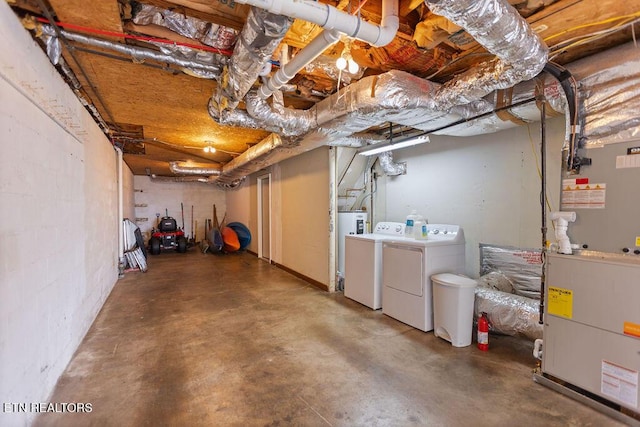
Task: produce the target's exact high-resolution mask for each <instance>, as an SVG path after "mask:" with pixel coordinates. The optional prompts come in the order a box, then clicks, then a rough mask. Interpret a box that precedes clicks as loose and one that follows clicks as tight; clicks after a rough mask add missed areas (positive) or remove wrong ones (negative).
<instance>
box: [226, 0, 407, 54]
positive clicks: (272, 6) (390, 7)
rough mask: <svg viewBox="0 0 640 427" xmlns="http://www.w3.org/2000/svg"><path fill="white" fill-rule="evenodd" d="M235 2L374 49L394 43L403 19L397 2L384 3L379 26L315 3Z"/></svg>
mask: <svg viewBox="0 0 640 427" xmlns="http://www.w3.org/2000/svg"><path fill="white" fill-rule="evenodd" d="M235 1H236V3H240V4H248V5H251V6H255V7H259V8H261V9H266V10H268V11H269V12H271V13H275V14H277V15H284V16H289V17H291V18H298V19H302V20H304V21H308V22H311V23H314V24H317V25H319V26H321V27H322V28H324V29H325V30H337V31H339V32H341V33H344V34H346V35H348V36H349V37H353V38H355V39H358V40H362V41H364V42H367V43H369V44H371V45H373V46H377V47H381V46H386V45H387V44H389V43H391V40H393V38H394V37H395V36H396V32H397V31H398V26H399V24H400V20H399V18H398V0H382V21H381V23H380V25H376V24H372V23H370V22H366V21H363V20H362V19H360V18H359V17H357V16H354V15H350V14H348V13H346V12H343V11H341V10H338V9H336V8H335V7H333V6H330V5H328V4H323V3H320V2H317V1H313V0H235Z"/></svg>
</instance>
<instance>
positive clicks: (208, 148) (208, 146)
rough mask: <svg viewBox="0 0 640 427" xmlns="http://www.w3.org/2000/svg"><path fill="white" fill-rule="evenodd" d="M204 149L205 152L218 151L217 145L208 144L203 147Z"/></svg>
mask: <svg viewBox="0 0 640 427" xmlns="http://www.w3.org/2000/svg"><path fill="white" fill-rule="evenodd" d="M203 150H204V152H205V153H211V154H213V153H215V152H216V149H215V147H213V146H211V145H207V146H206V147H204V148H203Z"/></svg>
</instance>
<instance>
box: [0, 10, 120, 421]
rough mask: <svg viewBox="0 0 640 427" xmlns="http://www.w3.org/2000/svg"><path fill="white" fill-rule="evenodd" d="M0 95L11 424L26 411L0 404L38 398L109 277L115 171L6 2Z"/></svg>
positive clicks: (113, 266) (113, 267) (1, 336)
mask: <svg viewBox="0 0 640 427" xmlns="http://www.w3.org/2000/svg"><path fill="white" fill-rule="evenodd" d="M0 100H1V102H0V146H1V147H2V153H3V155H2V156H0V198H1V199H2V203H1V204H0V218H2V221H1V222H0V236H2V238H1V239H0V404H2V405H3V406H2V408H1V410H0V425H3V426H14V425H15V426H19V425H29V424H31V423H32V422H33V420H34V419H35V417H36V416H37V413H36V412H32V411H19V412H14V411H13V410H12V408H13V407H12V406H9V407H8V409H9V410H7V406H5V404H7V403H8V404H12V403H16V404H27V405H30V404H31V403H40V402H47V399H48V398H49V396H50V394H51V392H52V390H53V388H54V386H55V384H56V382H57V380H58V378H59V376H60V375H61V373H62V372H63V370H64V369H65V367H66V366H67V364H68V362H69V361H70V359H71V357H72V356H73V353H74V352H75V350H76V348H77V346H78V345H79V344H80V342H81V341H82V339H83V337H84V335H85V334H86V332H87V330H88V329H89V327H90V326H91V324H92V322H93V320H94V319H95V316H96V315H97V313H98V311H99V310H100V308H101V307H102V305H103V303H104V301H105V300H106V298H107V296H108V295H109V293H110V291H111V289H112V288H113V286H114V284H115V282H116V281H117V277H118V271H117V257H118V254H117V250H118V234H117V233H118V215H117V200H118V199H117V170H116V153H115V151H114V149H113V148H112V146H111V144H110V143H109V141H108V140H107V139H106V137H105V136H104V134H103V133H102V132H101V131H100V129H99V128H98V126H97V125H96V124H95V122H94V121H93V119H92V118H91V116H90V115H89V113H88V112H87V111H86V110H85V109H84V107H82V105H81V104H80V102H79V101H78V100H77V98H76V97H75V95H74V94H73V92H72V91H71V90H70V89H69V88H68V86H67V85H66V83H64V81H63V80H62V78H61V77H60V76H59V75H58V73H57V71H56V70H55V69H54V68H53V66H52V65H51V64H50V62H49V60H48V58H47V57H46V55H45V54H44V53H43V52H42V49H41V48H40V47H39V46H37V45H36V44H35V43H34V42H33V41H32V39H31V37H30V35H29V34H28V33H27V32H26V31H25V30H24V29H23V28H22V26H21V25H20V23H19V22H18V21H17V19H16V17H15V15H14V14H13V12H12V11H11V10H10V8H9V7H8V5H7V3H6V2H0ZM124 175H125V177H126V179H127V180H129V181H131V180H132V175H131V172H130V170H129V169H128V168H126V166H125V170H124ZM127 209H129V210H130V209H132V208H131V207H128V208H127ZM27 408H29V406H27Z"/></svg>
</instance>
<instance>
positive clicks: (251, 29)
mask: <svg viewBox="0 0 640 427" xmlns="http://www.w3.org/2000/svg"><path fill="white" fill-rule="evenodd" d="M292 23H293V19H291V18H289V17H286V16H282V15H274V14H272V13H269V12H268V11H266V10H264V9H258V8H254V7H252V8H251V11H250V12H249V16H247V21H246V23H245V25H244V28H243V29H242V32H241V33H240V36H239V37H238V41H237V42H236V46H235V48H234V49H233V55H232V56H231V59H230V60H229V62H228V64H227V66H226V67H225V68H224V70H223V72H222V76H221V78H220V81H219V82H218V88H217V89H216V92H215V93H214V95H213V97H212V98H211V101H210V102H209V105H210V108H209V111H211V109H212V108H213V109H214V110H217V111H223V110H226V109H234V108H236V106H237V105H238V103H239V102H240V101H241V100H242V98H243V97H244V96H245V94H246V93H247V92H248V91H249V89H250V88H251V86H253V84H254V83H255V81H256V79H257V78H258V76H259V75H260V72H261V71H262V69H263V68H264V67H265V65H266V64H267V62H268V61H269V60H270V59H271V56H272V55H273V52H274V51H275V50H276V49H277V47H278V45H279V44H280V42H281V41H282V39H283V38H284V36H285V34H286V33H287V31H288V30H289V27H290V26H291V24H292Z"/></svg>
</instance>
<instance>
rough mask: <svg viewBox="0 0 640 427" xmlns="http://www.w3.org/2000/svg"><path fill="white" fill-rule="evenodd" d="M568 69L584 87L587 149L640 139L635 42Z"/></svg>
mask: <svg viewBox="0 0 640 427" xmlns="http://www.w3.org/2000/svg"><path fill="white" fill-rule="evenodd" d="M567 68H568V69H569V71H571V73H572V74H573V75H574V76H575V78H576V79H577V80H578V82H579V83H580V85H579V88H580V99H581V100H582V102H581V103H580V106H579V112H580V114H579V115H580V117H581V118H582V120H583V123H582V126H583V134H584V137H585V138H586V146H587V147H589V146H592V147H597V146H600V145H606V144H612V143H617V142H625V141H630V140H633V139H638V138H640V114H638V111H640V49H639V48H638V47H637V46H636V45H635V44H634V43H633V42H629V43H627V44H624V45H621V46H618V47H616V48H614V49H610V50H607V51H606V52H603V53H601V54H598V55H594V56H590V57H588V58H584V59H581V60H579V61H576V62H575V63H572V64H569V65H568V66H567Z"/></svg>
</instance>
